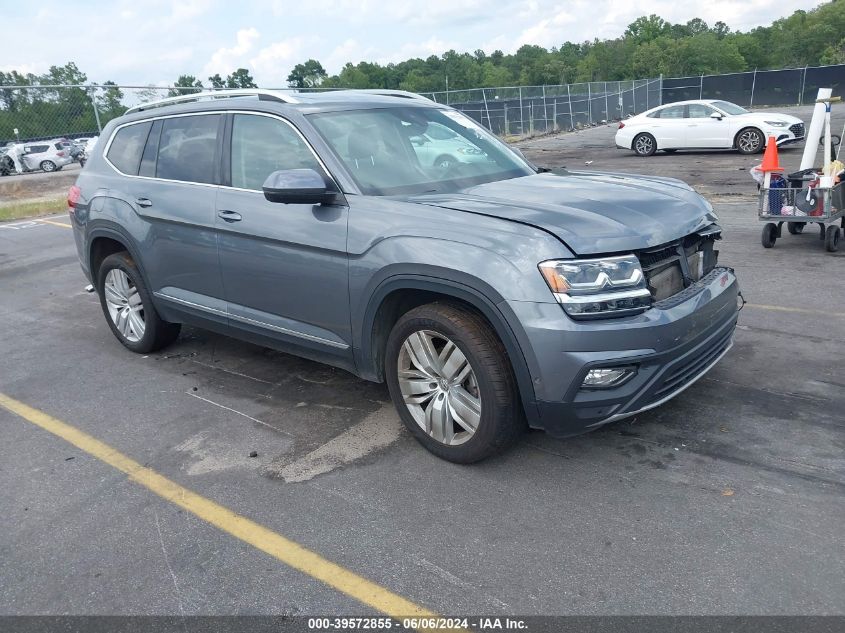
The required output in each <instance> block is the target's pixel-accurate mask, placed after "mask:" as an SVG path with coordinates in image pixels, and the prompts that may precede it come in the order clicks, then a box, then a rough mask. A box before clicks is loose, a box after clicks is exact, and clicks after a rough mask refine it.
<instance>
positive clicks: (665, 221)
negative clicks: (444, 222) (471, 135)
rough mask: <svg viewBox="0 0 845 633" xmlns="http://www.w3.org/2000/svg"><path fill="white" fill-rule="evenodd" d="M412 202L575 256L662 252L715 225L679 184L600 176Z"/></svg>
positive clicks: (498, 186) (546, 178) (541, 177)
mask: <svg viewBox="0 0 845 633" xmlns="http://www.w3.org/2000/svg"><path fill="white" fill-rule="evenodd" d="M406 200H407V201H408V202H416V203H419V204H427V205H432V206H437V207H443V208H446V209H455V210H458V211H467V212H470V213H478V214H481V215H487V216H491V217H495V218H501V219H504V220H512V221H514V222H521V223H523V224H528V225H531V226H535V227H537V228H539V229H543V230H544V231H547V232H549V233H551V234H553V235H555V236H556V237H558V238H559V239H560V240H561V241H563V242H564V244H566V245H567V246H568V247H569V248H570V250H572V251H573V252H574V253H575V254H576V255H591V254H600V253H601V254H604V253H619V252H630V251H634V250H640V249H644V248H650V247H653V246H658V245H660V244H665V243H666V242H671V241H672V240H676V239H678V238H681V237H684V236H686V235H689V234H690V233H693V232H695V231H697V230H699V229H702V228H704V227H705V226H708V225H710V224H712V223H713V222H715V221H716V219H717V218H716V216H715V215H714V214H713V209H712V207H711V206H710V204H709V203H708V202H707V201H706V200H704V198H702V197H701V196H699V195H698V194H697V193H695V191H693V190H692V189H691V188H690V187H689V186H688V185H686V184H685V183H683V182H681V181H679V180H674V179H672V178H655V177H648V176H633V175H628V174H602V173H597V172H562V173H560V174H537V175H532V176H523V177H521V178H513V179H510V180H500V181H498V182H491V183H487V184H483V185H477V186H475V187H469V188H467V189H464V190H462V191H458V192H456V193H450V194H422V195H415V196H408V197H407V198H406Z"/></svg>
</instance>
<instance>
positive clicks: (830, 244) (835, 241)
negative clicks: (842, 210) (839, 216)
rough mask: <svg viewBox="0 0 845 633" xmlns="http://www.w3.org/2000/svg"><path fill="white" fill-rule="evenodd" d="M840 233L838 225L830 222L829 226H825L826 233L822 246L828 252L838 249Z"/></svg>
mask: <svg viewBox="0 0 845 633" xmlns="http://www.w3.org/2000/svg"><path fill="white" fill-rule="evenodd" d="M840 233H841V231H840V230H839V227H838V226H836V225H834V224H831V225H830V226H829V227H827V234H826V235H825V238H824V246H825V248H826V249H827V250H828V251H829V252H831V253H835V252H836V251H838V250H839V234H840Z"/></svg>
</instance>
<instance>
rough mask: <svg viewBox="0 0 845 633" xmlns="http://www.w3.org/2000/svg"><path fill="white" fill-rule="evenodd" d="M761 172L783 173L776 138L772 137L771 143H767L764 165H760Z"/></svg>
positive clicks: (770, 138)
mask: <svg viewBox="0 0 845 633" xmlns="http://www.w3.org/2000/svg"><path fill="white" fill-rule="evenodd" d="M760 171H762V172H763V173H769V172H773V171H783V167H781V166H780V162H779V160H778V144H777V143H776V142H775V137H774V136H770V137H769V142H768V143H766V153H765V154H763V164H762V165H760Z"/></svg>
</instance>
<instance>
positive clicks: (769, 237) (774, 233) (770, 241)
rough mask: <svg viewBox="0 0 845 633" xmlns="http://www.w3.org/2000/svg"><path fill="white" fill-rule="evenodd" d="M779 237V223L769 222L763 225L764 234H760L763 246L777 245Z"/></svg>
mask: <svg viewBox="0 0 845 633" xmlns="http://www.w3.org/2000/svg"><path fill="white" fill-rule="evenodd" d="M777 239H778V225H777V224H774V223H773V222H769V223H768V224H766V225H765V226H764V227H763V234H762V235H761V236H760V242H761V243H762V244H763V248H771V247H772V246H774V245H775V242H777Z"/></svg>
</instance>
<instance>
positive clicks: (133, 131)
mask: <svg viewBox="0 0 845 633" xmlns="http://www.w3.org/2000/svg"><path fill="white" fill-rule="evenodd" d="M223 122H224V116H223V115H222V114H196V115H181V116H175V117H165V118H161V119H157V120H155V121H146V122H143V123H138V124H131V125H128V126H124V127H122V128H120V129H119V130H118V131H117V134H116V135H115V136H114V140H113V141H112V142H111V144H110V146H109V147H108V148H107V150H106V158H107V160H108V161H109V162H110V163H111V164H112V166H113V167H114V168H115V169H117V170H118V171H119V172H121V173H123V174H126V176H127V177H124V178H120V179H119V182H118V183H117V184H116V185H115V186H114V187H113V189H115V190H119V191H120V197H121V198H122V199H123V200H124V201H125V202H127V203H128V204H129V205H130V206H131V207H132V209H133V210H134V212H135V214H137V218H138V221H133V219H132V218H126V220H124V221H128V222H131V223H132V226H131V227H127V228H129V229H130V230H131V231H132V233H133V234H134V235H135V236H136V239H137V238H138V236H141V238H140V239H141V242H140V243H139V244H138V248H139V249H141V258H142V260H143V262H142V263H143V267H144V270H145V272H146V275H147V278H148V281H149V283H150V285H151V286H152V287H151V290H152V291H153V293H154V294H155V295H156V297H157V298H158V299H161V300H164V301H166V302H168V303H169V304H171V305H173V306H174V307H177V308H179V309H181V310H182V311H184V312H188V313H189V314H192V315H195V316H197V317H200V318H206V319H209V320H211V321H214V322H216V323H219V324H223V325H225V324H226V304H225V300H224V299H223V284H222V282H221V279H220V267H219V262H218V259H217V243H216V240H217V237H216V233H215V222H214V218H215V215H214V213H215V206H214V205H215V198H216V196H217V179H218V173H219V169H218V164H219V161H218V157H217V155H218V153H219V149H218V135H219V134H220V132H221V130H222V126H223ZM138 148H143V152H142V153H139V149H138ZM115 193H116V192H115Z"/></svg>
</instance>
